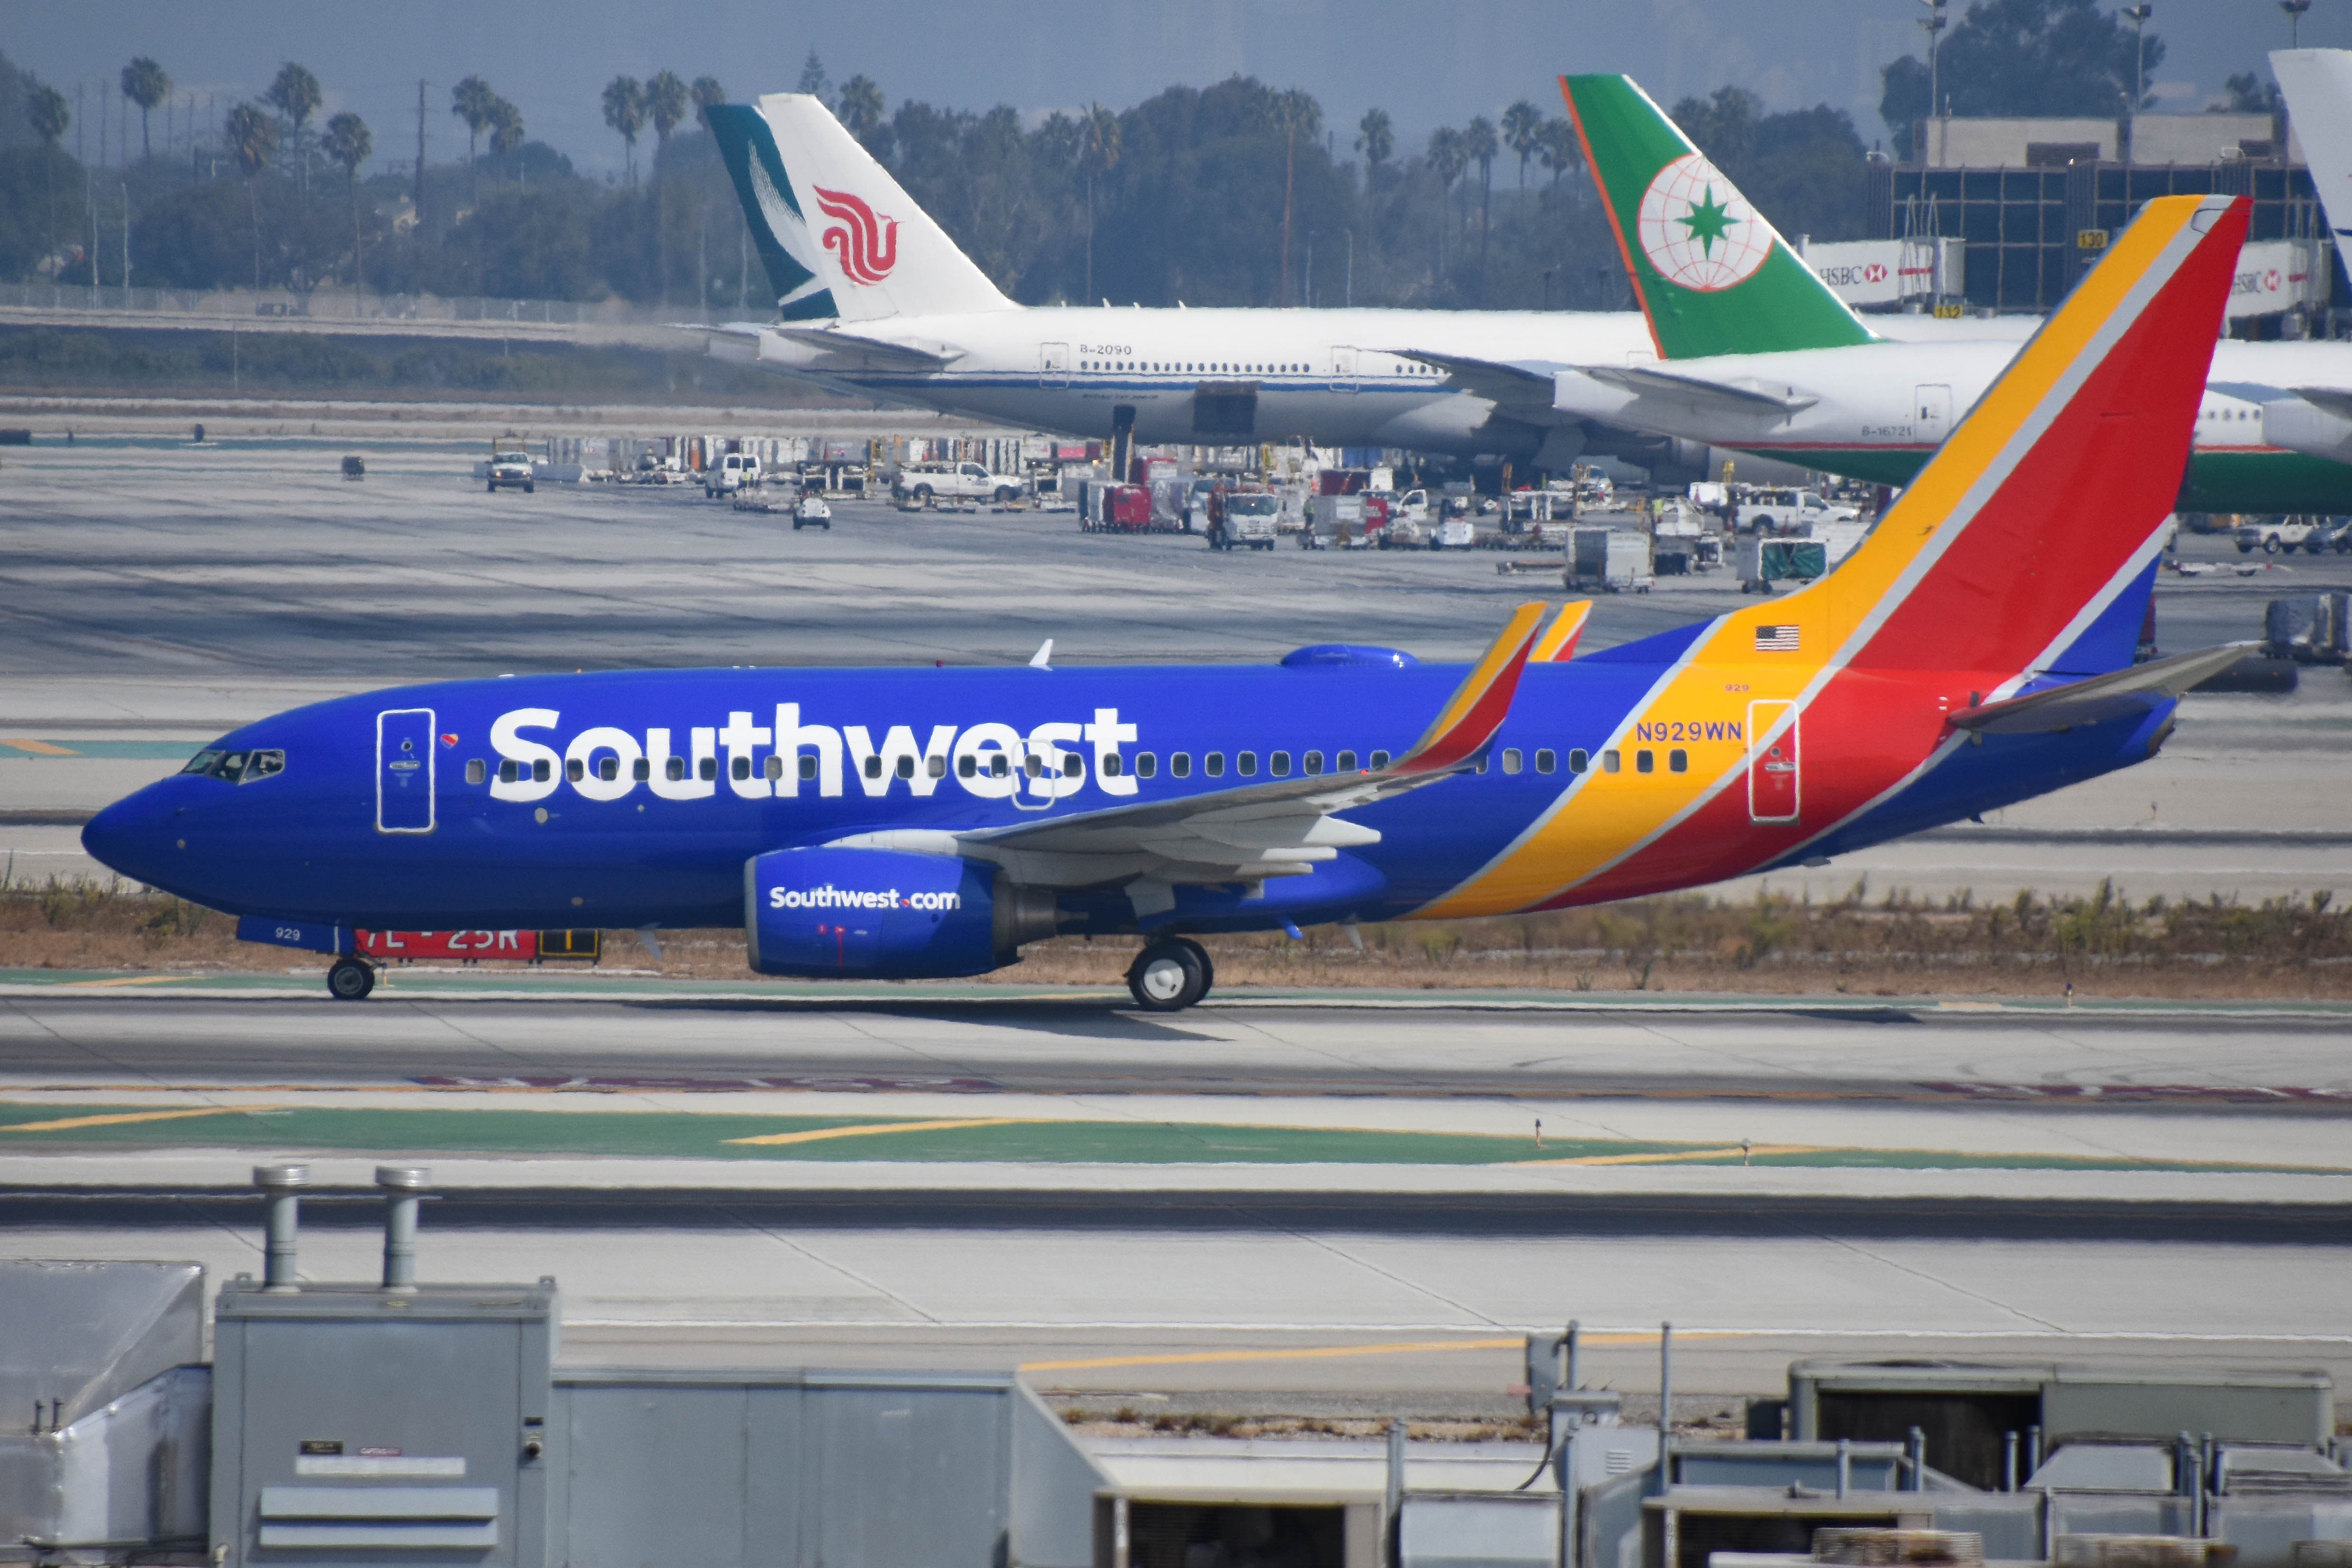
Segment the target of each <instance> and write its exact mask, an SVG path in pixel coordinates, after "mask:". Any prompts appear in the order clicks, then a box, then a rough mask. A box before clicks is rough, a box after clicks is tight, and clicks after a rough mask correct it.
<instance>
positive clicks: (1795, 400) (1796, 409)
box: [1578, 364, 1821, 415]
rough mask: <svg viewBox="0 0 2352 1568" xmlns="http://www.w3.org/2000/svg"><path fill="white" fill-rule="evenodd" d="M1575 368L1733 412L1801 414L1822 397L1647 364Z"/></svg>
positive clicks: (1641, 391) (1636, 389)
mask: <svg viewBox="0 0 2352 1568" xmlns="http://www.w3.org/2000/svg"><path fill="white" fill-rule="evenodd" d="M1578 368H1580V370H1582V371H1583V373H1584V374H1586V375H1589V376H1591V378H1592V379H1593V380H1595V381H1601V382H1607V383H1608V384H1610V385H1612V386H1616V387H1622V388H1623V389H1624V390H1625V391H1627V392H1631V393H1633V394H1635V395H1640V396H1650V397H1678V398H1682V399H1684V400H1685V401H1686V402H1692V403H1697V404H1701V405H1707V406H1711V407H1715V408H1720V409H1723V410H1726V411H1727V412H1729V413H1734V414H1782V415H1787V414H1800V413H1802V412H1803V411H1804V410H1806V409H1808V408H1811V406H1812V405H1814V404H1816V403H1819V402H1820V401H1821V399H1820V398H1818V397H1816V396H1814V395H1812V394H1811V393H1810V392H1800V391H1798V390H1797V389H1796V388H1795V387H1793V386H1791V387H1788V388H1785V389H1784V390H1782V391H1779V392H1775V391H1772V390H1771V389H1770V388H1769V387H1763V386H1758V385H1755V384H1752V383H1751V384H1745V385H1743V384H1738V383H1732V382H1721V381H1709V380H1707V379H1706V377H1704V376H1696V375H1680V374H1676V373H1675V372H1673V371H1670V370H1659V369H1656V368H1654V367H1653V366H1649V365H1615V364H1601V365H1585V366H1580V367H1578Z"/></svg>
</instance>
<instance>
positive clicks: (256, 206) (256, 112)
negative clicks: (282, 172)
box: [227, 103, 278, 289]
mask: <svg viewBox="0 0 2352 1568" xmlns="http://www.w3.org/2000/svg"><path fill="white" fill-rule="evenodd" d="M227 139H228V151H229V156H230V157H232V158H234V159H236V170H237V173H238V174H243V175H244V176H245V200H246V205H247V207H249V208H250V209H251V211H252V214H253V286H254V288H255V289H259V288H260V287H261V197H260V196H259V195H257V193H256V192H255V189H254V182H255V181H256V180H257V179H259V178H260V177H261V171H263V170H264V169H267V168H268V167H269V159H270V155H271V154H272V153H276V152H277V151H278V121H275V120H272V119H271V118H269V116H268V115H267V114H264V113H263V112H262V111H261V106H260V105H258V104H253V103H240V104H238V105H237V106H236V108H235V109H232V110H229V111H228V126H227Z"/></svg>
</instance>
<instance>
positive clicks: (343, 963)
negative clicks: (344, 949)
mask: <svg viewBox="0 0 2352 1568" xmlns="http://www.w3.org/2000/svg"><path fill="white" fill-rule="evenodd" d="M374 989H375V966H374V965H373V964H372V963H368V962H367V961H366V960H364V959H360V958H354V957H352V955H351V954H350V953H345V954H344V955H343V956H342V957H341V958H339V959H337V960H335V962H334V966H333V967H332V968H331V969H329V970H328V971H327V994H328V995H330V996H332V997H333V998H334V999H335V1000H336V1001H338V1002H357V1001H359V1000H360V999H361V998H362V997H364V996H365V995H366V994H368V993H369V992H371V991H373V990H374Z"/></svg>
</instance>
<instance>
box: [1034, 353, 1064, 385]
mask: <svg viewBox="0 0 2352 1568" xmlns="http://www.w3.org/2000/svg"><path fill="white" fill-rule="evenodd" d="M1037 377H1038V380H1039V381H1040V382H1041V383H1042V384H1045V385H1046V386H1067V385H1069V384H1070V345H1069V344H1067V343H1039V344H1038V345H1037Z"/></svg>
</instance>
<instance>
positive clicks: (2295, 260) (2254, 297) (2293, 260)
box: [2230, 239, 2327, 319]
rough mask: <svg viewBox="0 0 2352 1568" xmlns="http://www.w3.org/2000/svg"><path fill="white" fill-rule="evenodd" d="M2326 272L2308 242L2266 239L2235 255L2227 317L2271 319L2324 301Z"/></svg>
mask: <svg viewBox="0 0 2352 1568" xmlns="http://www.w3.org/2000/svg"><path fill="white" fill-rule="evenodd" d="M2326 292H2327V271H2326V266H2325V264H2324V263H2323V262H2322V261H2321V260H2320V258H2318V257H2317V256H2316V255H2315V254H2314V250H2313V247H2312V246H2311V244H2310V243H2309V242H2308V241H2305V240H2298V239H2265V240H2259V241H2257V242H2255V243H2254V244H2252V245H2249V246H2247V247H2245V248H2244V249H2242V250H2241V251H2239V252H2238V267H2237V270H2236V272H2234V273H2233V274H2232V275H2231V279H2230V315H2231V318H2232V319H2236V318H2241V317H2246V316H2268V315H2274V314H2276V313H2278V312H2279V311H2282V310H2294V309H2295V308H2297V307H2298V306H2302V305H2308V304H2314V303H2316V302H2318V301H2320V300H2324V299H2325V298H2326Z"/></svg>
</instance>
